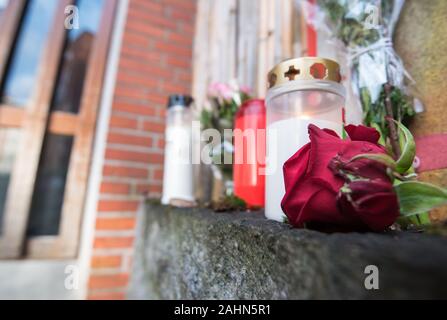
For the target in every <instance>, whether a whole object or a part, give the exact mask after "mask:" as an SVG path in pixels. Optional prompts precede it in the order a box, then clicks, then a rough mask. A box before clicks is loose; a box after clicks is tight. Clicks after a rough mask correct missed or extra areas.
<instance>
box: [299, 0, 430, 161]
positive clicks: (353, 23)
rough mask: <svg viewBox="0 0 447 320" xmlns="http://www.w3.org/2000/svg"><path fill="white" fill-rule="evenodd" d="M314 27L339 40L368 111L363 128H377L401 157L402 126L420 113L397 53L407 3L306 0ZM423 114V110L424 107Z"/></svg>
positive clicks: (356, 91)
mask: <svg viewBox="0 0 447 320" xmlns="http://www.w3.org/2000/svg"><path fill="white" fill-rule="evenodd" d="M303 3H304V11H305V13H306V16H307V17H308V19H309V21H310V23H311V24H313V26H314V27H315V28H316V29H318V30H320V31H322V32H325V33H327V34H329V35H330V37H331V38H332V39H333V40H334V42H335V45H336V46H338V47H339V48H340V49H341V51H342V52H344V53H345V56H346V57H347V60H348V61H347V65H348V66H349V67H350V69H351V70H350V73H351V74H350V79H351V84H352V89H353V92H354V94H355V95H356V96H357V97H358V98H359V101H360V104H361V107H362V110H363V123H364V124H365V125H367V126H370V127H374V128H376V129H377V130H378V131H379V132H380V135H381V139H383V141H384V142H387V143H388V144H389V146H390V147H391V148H392V151H393V155H394V157H396V158H397V157H399V156H400V153H401V146H400V144H399V136H398V133H397V132H398V130H397V126H396V125H395V123H394V122H393V119H394V120H397V121H398V122H402V123H406V122H407V121H408V120H409V119H410V118H411V117H412V116H413V115H414V114H415V108H414V101H416V102H417V103H418V106H419V107H421V104H419V101H418V100H415V99H414V98H412V97H411V96H410V93H409V89H408V86H407V83H406V81H405V80H406V78H407V79H409V80H410V82H412V80H411V77H410V76H409V75H408V74H407V73H406V71H405V68H404V66H403V63H402V61H401V59H400V58H399V56H398V55H397V54H396V52H395V51H394V48H393V42H392V36H393V32H394V28H395V26H396V23H397V21H398V19H399V15H400V12H401V9H402V7H403V4H404V0H317V1H316V4H315V5H312V4H309V3H308V2H307V1H303ZM418 109H419V108H418Z"/></svg>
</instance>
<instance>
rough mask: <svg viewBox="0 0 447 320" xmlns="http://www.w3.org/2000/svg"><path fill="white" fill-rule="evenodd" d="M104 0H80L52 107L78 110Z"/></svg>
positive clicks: (53, 108)
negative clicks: (74, 27)
mask: <svg viewBox="0 0 447 320" xmlns="http://www.w3.org/2000/svg"><path fill="white" fill-rule="evenodd" d="M103 4H104V0H79V1H77V2H76V6H77V7H78V12H79V29H71V30H69V31H68V36H67V43H66V46H65V50H64V54H63V57H62V63H61V69H60V71H59V79H58V81H57V85H56V90H55V95H54V99H53V105H52V110H59V111H67V112H73V113H77V112H78V111H79V104H80V102H81V97H82V89H83V85H84V79H85V74H86V70H87V64H88V59H89V56H90V52H91V49H92V46H93V42H94V40H95V35H96V33H97V31H98V27H99V23H100V20H101V16H102V7H103Z"/></svg>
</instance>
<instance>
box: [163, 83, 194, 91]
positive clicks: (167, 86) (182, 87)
mask: <svg viewBox="0 0 447 320" xmlns="http://www.w3.org/2000/svg"><path fill="white" fill-rule="evenodd" d="M162 88H163V90H164V91H166V92H175V93H185V92H187V91H188V85H187V84H173V83H172V82H168V81H165V82H164V83H163V86H162Z"/></svg>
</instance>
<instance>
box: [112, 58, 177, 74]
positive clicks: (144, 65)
mask: <svg viewBox="0 0 447 320" xmlns="http://www.w3.org/2000/svg"><path fill="white" fill-rule="evenodd" d="M159 57H160V59H158V62H159V61H161V55H159ZM119 67H120V69H121V70H128V71H133V72H135V73H136V74H140V75H141V74H144V73H145V74H147V75H148V76H151V77H152V78H154V79H160V78H162V79H170V78H171V76H172V71H171V70H169V69H168V68H165V67H161V66H160V65H159V63H158V64H156V63H154V62H153V61H148V62H146V61H144V60H135V59H129V58H127V57H125V56H122V57H121V59H120V63H119Z"/></svg>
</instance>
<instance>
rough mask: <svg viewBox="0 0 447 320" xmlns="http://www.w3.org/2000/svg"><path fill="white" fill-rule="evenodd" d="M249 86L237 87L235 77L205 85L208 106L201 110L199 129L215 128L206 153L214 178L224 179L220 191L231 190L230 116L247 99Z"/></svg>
mask: <svg viewBox="0 0 447 320" xmlns="http://www.w3.org/2000/svg"><path fill="white" fill-rule="evenodd" d="M249 92H250V89H249V88H247V87H244V86H242V87H239V85H238V84H237V83H236V82H235V81H230V82H229V83H220V82H216V83H213V84H211V85H210V86H209V88H208V101H209V102H210V105H209V108H205V109H204V110H203V111H202V113H201V125H202V129H203V130H206V129H215V130H217V131H218V133H219V136H218V139H217V140H218V141H215V138H214V137H213V141H211V144H212V147H211V148H210V150H209V151H210V157H211V161H212V166H211V168H212V171H213V175H214V177H215V178H216V179H218V180H222V181H223V183H224V189H225V190H224V194H225V195H231V194H232V193H233V186H232V178H233V161H232V159H233V138H232V131H229V130H228V129H230V130H232V129H233V126H234V118H235V115H236V112H237V111H238V109H239V107H240V106H241V105H242V104H243V103H244V102H245V101H246V100H248V99H250V94H249Z"/></svg>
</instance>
